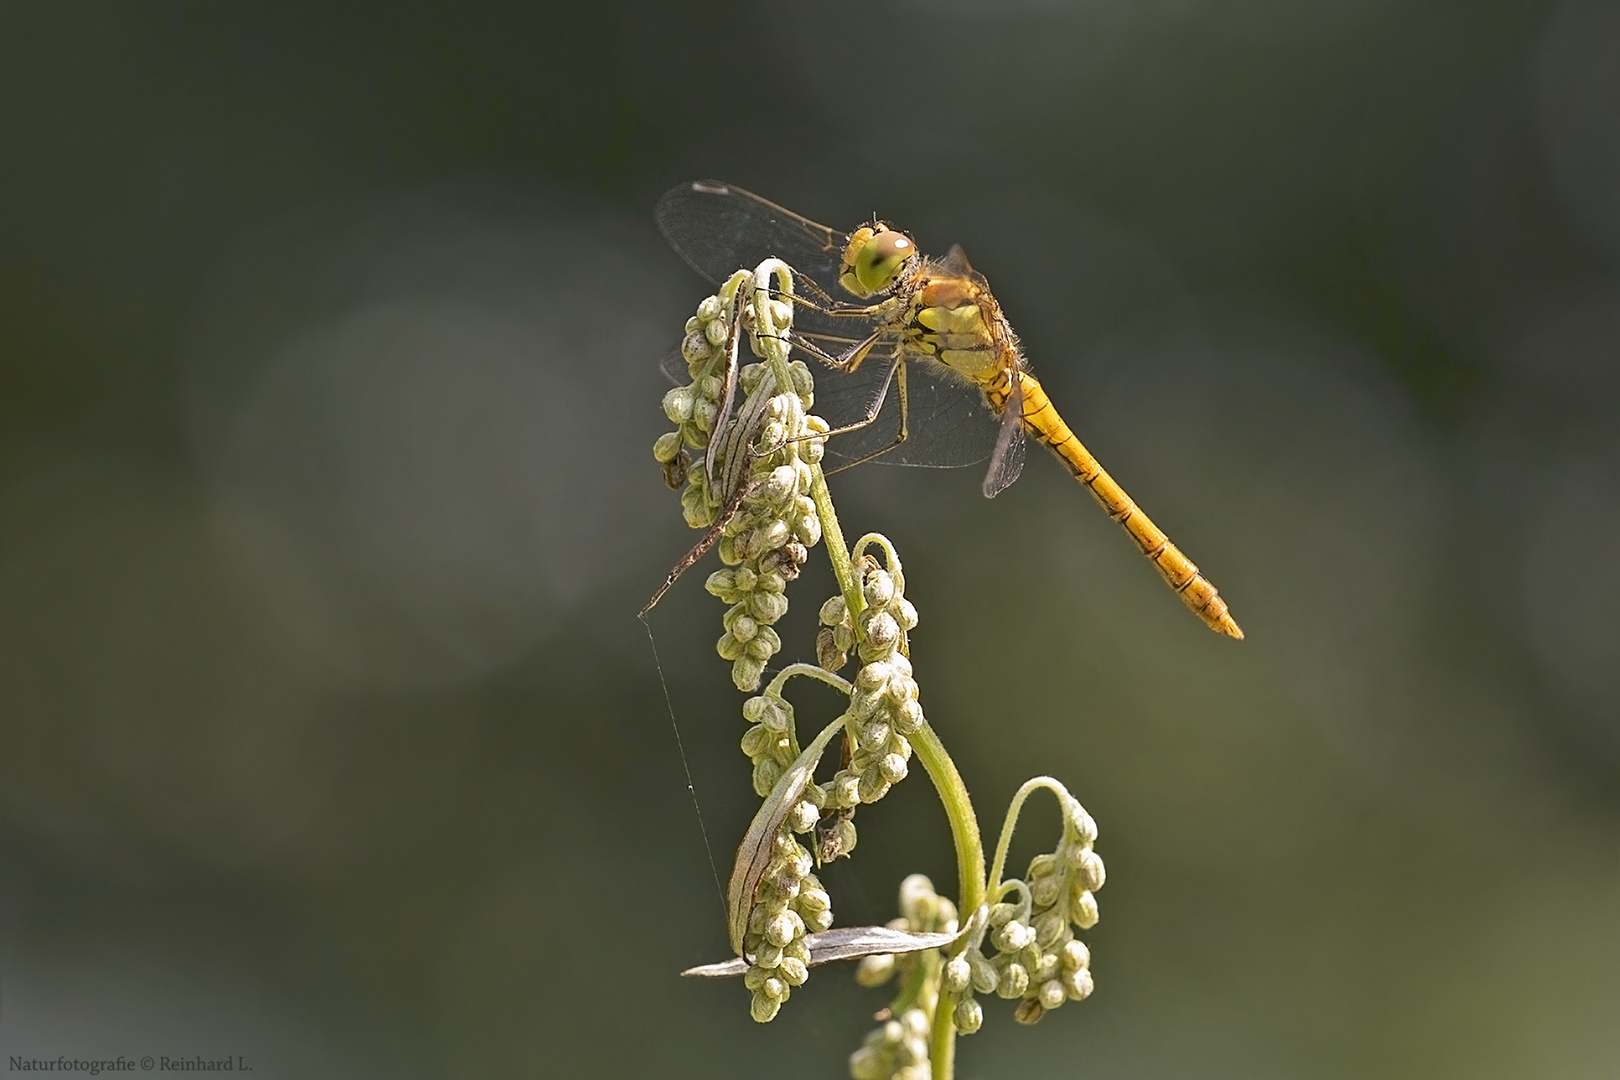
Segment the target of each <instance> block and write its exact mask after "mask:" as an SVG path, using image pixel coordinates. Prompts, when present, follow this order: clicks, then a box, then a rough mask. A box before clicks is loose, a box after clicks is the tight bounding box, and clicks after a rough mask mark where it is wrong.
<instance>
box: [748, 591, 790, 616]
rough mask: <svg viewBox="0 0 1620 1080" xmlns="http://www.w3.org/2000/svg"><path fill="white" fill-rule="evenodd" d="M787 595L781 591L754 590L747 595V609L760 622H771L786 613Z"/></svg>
mask: <svg viewBox="0 0 1620 1080" xmlns="http://www.w3.org/2000/svg"><path fill="white" fill-rule="evenodd" d="M787 609H788V602H787V597H786V596H784V595H782V594H781V593H772V592H764V591H763V590H761V591H756V592H753V593H750V594H749V595H748V610H749V611H750V612H751V613H752V614H753V616H754V617H755V618H756V619H758V620H759V621H760V622H762V623H773V622H775V621H776V620H778V619H780V618H781V617H782V616H783V615H786V614H787Z"/></svg>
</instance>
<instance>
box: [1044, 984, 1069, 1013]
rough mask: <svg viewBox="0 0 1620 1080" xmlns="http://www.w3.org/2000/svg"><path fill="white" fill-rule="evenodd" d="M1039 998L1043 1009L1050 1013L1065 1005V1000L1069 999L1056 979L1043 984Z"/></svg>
mask: <svg viewBox="0 0 1620 1080" xmlns="http://www.w3.org/2000/svg"><path fill="white" fill-rule="evenodd" d="M1039 997H1040V1002H1041V1007H1042V1008H1044V1009H1046V1010H1047V1011H1048V1012H1050V1011H1051V1010H1053V1009H1055V1008H1057V1007H1058V1006H1059V1005H1061V1004H1063V1001H1064V999H1065V998H1067V997H1068V993H1067V991H1066V990H1065V989H1064V986H1063V984H1062V983H1060V982H1058V981H1057V980H1056V979H1050V980H1048V981H1047V982H1043V983H1041V989H1040V993H1039Z"/></svg>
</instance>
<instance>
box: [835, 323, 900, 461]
mask: <svg viewBox="0 0 1620 1080" xmlns="http://www.w3.org/2000/svg"><path fill="white" fill-rule="evenodd" d="M890 383H894V384H895V393H896V394H897V395H898V399H899V400H898V404H899V407H900V428H899V430H898V431H896V432H895V436H894V441H893V442H891V443H890V444H889V445H888V446H885V447H883V448H881V449H879V450H874V451H872V452H871V453H870V454H867V455H866V456H865V457H861V458H856V459H855V460H854V461H846V462H845V463H844V464H842V465H839V466H838V467H837V468H834V469H828V470H827V472H828V473H829V474H831V473H838V472H843V471H844V470H845V469H853V468H854V467H855V466H857V465H864V464H866V463H867V462H868V461H871V460H873V459H874V458H880V457H882V456H883V455H884V454H887V453H890V452H892V451H893V450H895V449H897V448H898V447H899V446H900V445H901V444H902V443H904V442H905V441H906V440H907V439H908V438H910V437H911V406H910V402H909V401H908V400H907V398H906V365H905V360H904V358H903V357H902V355H901V353H900V352H899V350H898V349H897V350H896V351H895V354H894V359H893V360H892V361H891V362H890V366H889V374H888V376H887V377H886V378H885V379H884V380H883V388H882V389H881V390H879V391H878V393H877V395H876V396H875V397H874V398H873V399H872V404H871V406H870V407H869V408H868V409H867V410H866V418H865V419H864V420H860V421H857V422H856V423H853V424H845V425H844V426H843V427H841V428H838V429H837V430H836V431H829V432H827V434H826V435H825V436H824V437H825V438H831V437H832V436H834V435H840V434H843V433H844V432H849V431H858V430H860V429H861V428H864V427H870V426H871V425H872V424H873V423H875V422H876V421H877V418H878V414H879V413H880V412H882V411H883V403H884V402H885V401H886V400H888V397H889V384H890Z"/></svg>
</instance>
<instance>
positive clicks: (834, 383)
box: [811, 345, 997, 468]
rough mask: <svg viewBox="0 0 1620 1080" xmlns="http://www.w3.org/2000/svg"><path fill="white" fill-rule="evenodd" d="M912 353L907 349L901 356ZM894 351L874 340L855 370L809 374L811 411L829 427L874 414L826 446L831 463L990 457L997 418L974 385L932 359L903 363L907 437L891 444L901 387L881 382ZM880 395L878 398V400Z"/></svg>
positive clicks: (939, 464)
mask: <svg viewBox="0 0 1620 1080" xmlns="http://www.w3.org/2000/svg"><path fill="white" fill-rule="evenodd" d="M908 355H911V354H908ZM893 363H894V354H893V352H892V350H891V349H890V348H888V347H885V346H882V345H880V346H879V347H878V348H877V349H874V350H873V353H872V355H871V356H869V357H867V359H866V362H865V363H864V364H862V365H861V366H860V368H859V370H857V371H854V372H841V371H836V370H823V371H818V372H817V373H816V400H815V405H814V407H813V408H812V409H811V411H812V412H814V413H816V414H817V415H818V416H821V417H822V418H823V419H825V420H826V421H827V422H828V424H829V425H831V426H832V427H833V428H834V429H836V428H840V427H845V426H848V425H850V424H857V423H860V422H861V421H862V420H864V419H865V418H866V417H867V416H869V415H871V414H872V413H873V411H874V410H873V406H874V405H877V408H876V417H875V419H873V420H872V422H871V423H869V424H866V425H865V426H864V427H861V428H859V429H857V430H855V431H851V432H847V433H846V434H843V435H839V436H837V437H835V438H833V439H831V440H829V441H828V443H827V457H828V458H829V459H830V460H831V462H832V464H833V467H835V468H836V467H837V466H838V465H840V464H848V463H851V462H855V461H859V460H860V459H862V458H865V457H868V456H870V455H872V454H877V453H879V452H880V451H882V452H883V453H882V456H880V457H877V458H876V459H875V460H876V461H877V462H878V463H880V464H887V465H916V466H925V467H932V468H956V467H958V466H962V465H972V464H975V463H976V462H980V461H983V460H984V459H985V458H987V457H989V456H990V452H991V450H992V448H993V447H994V446H995V440H996V427H997V422H996V417H995V414H994V413H992V412H991V411H990V409H989V407H988V406H987V405H985V403H984V398H983V396H982V395H981V394H980V393H979V391H978V389H977V388H976V387H974V386H973V385H971V384H969V383H967V382H965V381H963V380H962V379H961V378H960V377H959V376H957V375H955V374H953V373H952V372H950V371H949V370H948V369H945V368H942V367H940V366H938V365H936V364H932V363H928V362H925V361H920V360H918V359H915V358H913V359H908V360H906V361H905V365H906V369H905V379H906V405H907V414H908V415H907V428H908V429H909V430H908V434H907V438H906V440H905V441H904V442H902V443H900V444H899V445H898V446H896V445H895V440H896V438H897V437H898V435H899V433H900V390H899V386H898V385H897V380H898V379H899V377H900V376H899V374H898V373H897V374H896V376H895V379H896V382H893V383H890V385H889V386H888V387H887V391H886V392H885V388H884V382H885V380H886V379H887V378H888V375H889V369H890V367H891V366H892V365H893ZM880 398H881V400H880Z"/></svg>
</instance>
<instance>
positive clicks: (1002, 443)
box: [984, 374, 1024, 499]
mask: <svg viewBox="0 0 1620 1080" xmlns="http://www.w3.org/2000/svg"><path fill="white" fill-rule="evenodd" d="M1000 426H1001V430H1000V431H999V432H997V433H996V449H995V453H993V454H991V455H990V468H989V470H988V471H987V472H986V473H985V474H984V497H985V498H987V499H993V498H995V497H996V496H997V495H1000V494H1001V493H1002V492H1003V491H1006V490H1007V489H1008V488H1009V487H1011V486H1012V482H1013V481H1014V480H1017V479H1018V474H1019V473H1021V472H1023V471H1024V384H1023V380H1021V379H1019V378H1018V377H1017V375H1016V374H1015V375H1014V376H1013V380H1012V393H1011V394H1010V395H1008V397H1007V408H1006V411H1004V412H1003V413H1002V414H1001V425H1000Z"/></svg>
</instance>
